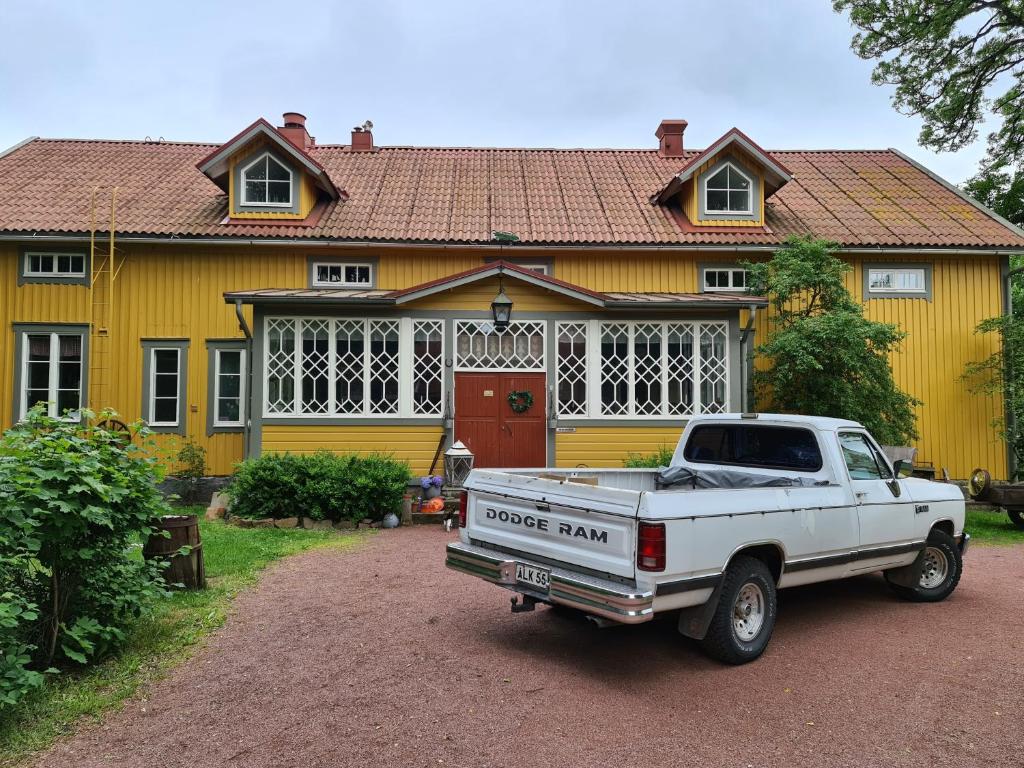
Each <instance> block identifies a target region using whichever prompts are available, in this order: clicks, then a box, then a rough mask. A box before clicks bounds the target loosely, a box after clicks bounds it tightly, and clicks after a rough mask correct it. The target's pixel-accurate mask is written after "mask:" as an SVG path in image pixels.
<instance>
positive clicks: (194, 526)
mask: <svg viewBox="0 0 1024 768" xmlns="http://www.w3.org/2000/svg"><path fill="white" fill-rule="evenodd" d="M159 529H160V530H164V531H168V532H170V534H171V535H170V538H166V537H164V536H161V535H158V534H155V535H153V536H150V537H149V539H148V540H147V541H146V544H145V546H144V547H143V548H142V555H143V557H145V558H146V559H147V560H166V561H168V566H167V569H166V570H165V571H164V581H166V582H167V583H168V584H184V585H185V589H203V588H204V587H206V568H205V567H204V565H203V544H202V542H201V541H200V540H199V518H198V517H196V516H195V515H167V516H166V517H163V518H161V521H160V526H159ZM185 546H188V547H191V550H190V551H189V553H188V554H187V555H180V554H178V550H179V549H181V548H182V547H185Z"/></svg>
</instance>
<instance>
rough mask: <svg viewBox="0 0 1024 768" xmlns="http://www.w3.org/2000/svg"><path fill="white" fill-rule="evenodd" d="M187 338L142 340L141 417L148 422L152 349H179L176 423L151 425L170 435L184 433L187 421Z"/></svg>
mask: <svg viewBox="0 0 1024 768" xmlns="http://www.w3.org/2000/svg"><path fill="white" fill-rule="evenodd" d="M188 348H189V340H188V339H143V340H142V418H143V420H144V421H146V423H147V424H148V423H149V416H150V408H149V405H150V403H149V396H150V391H149V378H150V373H151V368H152V365H153V350H154V349H177V350H179V356H178V362H179V363H180V365H179V366H178V423H177V424H176V425H174V426H155V427H153V426H151V427H150V429H151V430H152V431H153V432H163V433H167V434H172V435H184V434H186V432H187V430H186V424H187V422H188Z"/></svg>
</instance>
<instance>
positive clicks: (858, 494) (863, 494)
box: [854, 491, 868, 499]
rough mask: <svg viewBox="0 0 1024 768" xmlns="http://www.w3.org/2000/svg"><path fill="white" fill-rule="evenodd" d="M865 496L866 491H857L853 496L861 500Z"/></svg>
mask: <svg viewBox="0 0 1024 768" xmlns="http://www.w3.org/2000/svg"><path fill="white" fill-rule="evenodd" d="M867 495H868V492H867V491H857V492H856V493H855V494H854V496H856V497H857V498H858V499H863V498H864V497H865V496H867Z"/></svg>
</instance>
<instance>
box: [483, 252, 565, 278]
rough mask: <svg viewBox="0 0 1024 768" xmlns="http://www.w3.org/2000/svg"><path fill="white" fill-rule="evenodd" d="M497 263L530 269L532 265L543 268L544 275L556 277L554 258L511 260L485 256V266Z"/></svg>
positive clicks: (503, 257) (541, 257)
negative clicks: (502, 262) (501, 262)
mask: <svg viewBox="0 0 1024 768" xmlns="http://www.w3.org/2000/svg"><path fill="white" fill-rule="evenodd" d="M495 261H504V262H505V263H507V264H515V265H516V266H517V267H528V266H531V265H534V264H536V265H538V266H543V267H544V269H545V270H546V271H545V272H544V274H545V275H546V276H548V277H554V276H555V259H554V257H553V256H540V257H538V258H536V259H531V258H528V257H525V256H524V257H522V258H514V259H510V258H508V257H507V256H485V257H484V264H491V263H493V262H495Z"/></svg>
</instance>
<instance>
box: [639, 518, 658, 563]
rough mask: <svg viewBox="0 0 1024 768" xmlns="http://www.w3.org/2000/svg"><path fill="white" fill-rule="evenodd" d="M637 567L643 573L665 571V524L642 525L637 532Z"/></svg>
mask: <svg viewBox="0 0 1024 768" xmlns="http://www.w3.org/2000/svg"><path fill="white" fill-rule="evenodd" d="M636 567H637V568H639V569H640V570H641V571H664V570H665V524H664V523H640V527H639V528H637V532H636Z"/></svg>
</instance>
